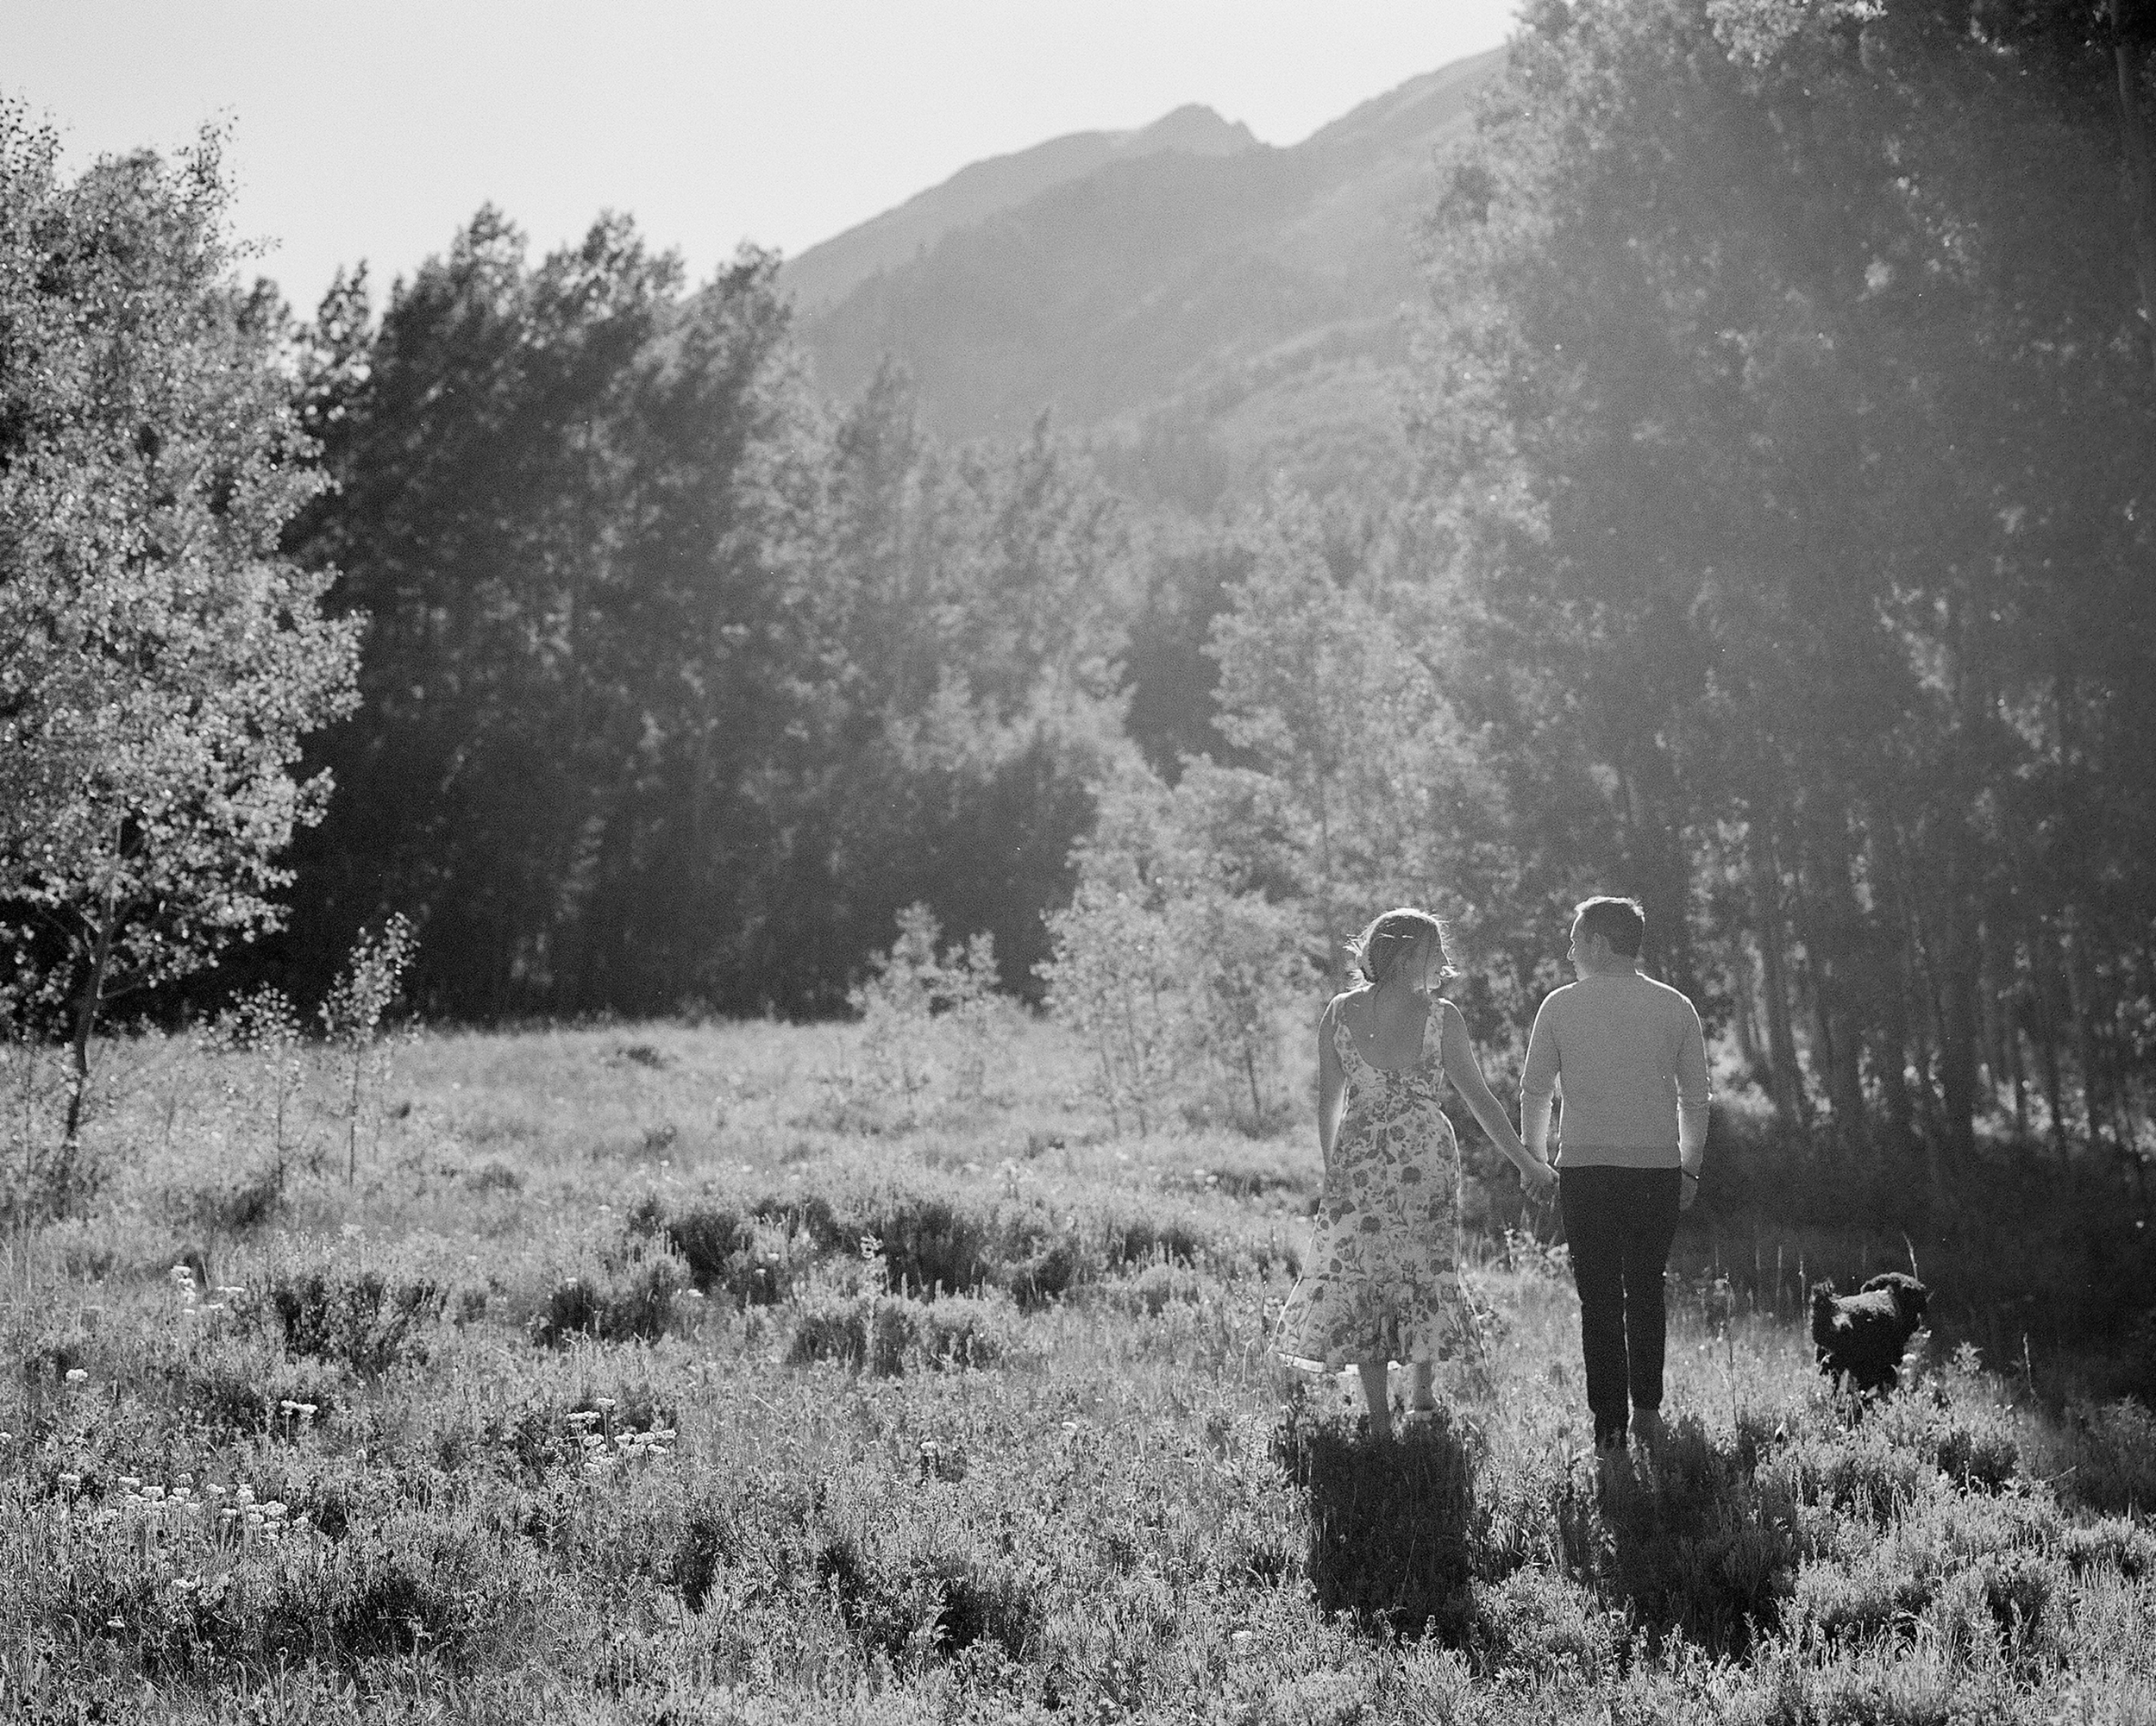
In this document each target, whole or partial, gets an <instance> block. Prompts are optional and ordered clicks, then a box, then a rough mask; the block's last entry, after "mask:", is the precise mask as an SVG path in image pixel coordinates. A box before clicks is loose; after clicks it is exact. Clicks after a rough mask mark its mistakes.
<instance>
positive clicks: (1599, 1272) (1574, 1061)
mask: <svg viewBox="0 0 2156 1726" xmlns="http://www.w3.org/2000/svg"><path fill="white" fill-rule="evenodd" d="M1646 929H1647V919H1646V918H1645V915H1644V914H1643V913H1641V911H1640V909H1639V903H1638V901H1634V900H1630V899H1609V898H1600V899H1589V900H1587V901H1583V903H1582V904H1581V905H1580V906H1579V907H1577V908H1576V912H1575V913H1574V917H1573V922H1572V950H1571V955H1570V957H1571V960H1572V964H1573V967H1574V969H1575V970H1577V971H1578V972H1579V981H1578V982H1575V983H1571V984H1569V985H1567V986H1566V987H1565V988H1563V989H1557V990H1555V991H1554V992H1553V993H1551V995H1550V996H1549V998H1548V999H1547V1000H1545V1001H1544V1002H1543V1003H1542V1010H1541V1011H1540V1012H1539V1013H1538V1014H1536V1015H1535V1026H1534V1032H1533V1034H1532V1036H1531V1037H1530V1038H1529V1039H1527V1069H1526V1075H1525V1076H1523V1077H1522V1078H1521V1080H1520V1137H1521V1138H1523V1139H1526V1145H1527V1152H1528V1154H1529V1155H1530V1156H1532V1157H1542V1156H1544V1155H1545V1150H1546V1147H1547V1145H1548V1144H1549V1139H1550V1100H1551V1093H1552V1092H1553V1091H1556V1092H1559V1093H1561V1094H1562V1095H1563V1096H1564V1125H1563V1132H1562V1134H1561V1141H1560V1144H1559V1147H1558V1152H1557V1203H1558V1206H1559V1208H1561V1210H1562V1211H1563V1213H1564V1233H1565V1238H1566V1240H1568V1241H1569V1242H1570V1246H1571V1250H1572V1275H1573V1277H1574V1280H1575V1281H1576V1282H1577V1284H1579V1290H1580V1344H1581V1351H1582V1353H1583V1354H1584V1355H1585V1356H1586V1358H1587V1405H1588V1407H1589V1409H1592V1410H1593V1411H1594V1415H1595V1443H1596V1444H1597V1445H1598V1446H1603V1447H1614V1448H1620V1449H1621V1448H1622V1447H1623V1446H1624V1443H1625V1439H1626V1432H1627V1429H1628V1428H1629V1426H1630V1424H1631V1416H1632V1415H1634V1414H1636V1415H1638V1417H1639V1431H1640V1435H1641V1436H1642V1437H1643V1438H1645V1439H1649V1440H1651V1439H1653V1438H1655V1437H1656V1436H1658V1434H1659V1433H1660V1431H1661V1426H1662V1415H1661V1409H1662V1354H1663V1344H1664V1335H1665V1334H1666V1331H1667V1325H1668V1320H1667V1315H1666V1313H1665V1310H1664V1305H1663V1298H1662V1276H1663V1271H1664V1267H1665V1266H1666V1265H1667V1264H1668V1261H1669V1256H1670V1240H1672V1239H1673V1238H1674V1237H1675V1236H1676V1233H1677V1213H1678V1211H1679V1210H1689V1209H1690V1208H1691V1206H1692V1201H1693V1199H1694V1198H1695V1196H1697V1194H1698V1192H1699V1173H1700V1163H1701V1159H1702V1157H1703V1156H1704V1155H1705V1153H1706V1150H1707V1116H1708V1107H1707V1106H1708V1086H1707V1044H1706V1040H1705V1039H1704V1038H1702V1036H1701V1034H1700V1024H1699V1014H1698V1013H1697V1012H1696V1011H1695V1010H1694V1008H1693V1006H1692V1003H1691V1002H1690V1001H1687V1000H1686V999H1685V998H1684V997H1683V995H1680V994H1679V993H1678V992H1677V990H1675V989H1671V988H1670V987H1669V986H1668V985H1666V984H1664V983H1658V982H1655V981H1654V980H1653V979H1651V978H1650V977H1645V976H1641V975H1640V974H1639V946H1640V942H1641V939H1642V938H1643V937H1644V936H1645V933H1646Z"/></svg>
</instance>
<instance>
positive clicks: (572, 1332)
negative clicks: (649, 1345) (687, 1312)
mask: <svg viewBox="0 0 2156 1726" xmlns="http://www.w3.org/2000/svg"><path fill="white" fill-rule="evenodd" d="M680 1290H681V1275H680V1263H679V1261H678V1260H676V1259H674V1258H672V1257H671V1256H670V1255H661V1256H655V1257H649V1258H638V1259H636V1261H634V1262H632V1263H630V1265H625V1266H624V1267H623V1268H622V1269H621V1270H619V1271H615V1272H613V1273H611V1275H609V1276H606V1277H597V1276H592V1275H581V1276H574V1277H564V1278H562V1280H561V1282H559V1283H557V1284H555V1286H554V1288H553V1290H552V1291H551V1292H550V1293H549V1294H548V1296H547V1305H546V1309H545V1310H544V1311H543V1312H542V1313H540V1314H539V1315H538V1316H537V1317H536V1318H535V1319H534V1320H533V1321H532V1340H534V1341H535V1342H537V1343H538V1344H540V1345H541V1346H542V1347H549V1348H555V1347H560V1346H561V1345H562V1344H564V1343H566V1342H568V1341H569V1340H572V1339H573V1338H576V1337H580V1336H581V1337H588V1338H590V1339H591V1340H592V1341H595V1342H656V1341H657V1340H659V1339H660V1338H661V1337H662V1336H664V1335H665V1334H666V1333H667V1325H668V1324H669V1323H671V1322H672V1321H673V1317H674V1298H675V1296H678V1295H679V1294H680Z"/></svg>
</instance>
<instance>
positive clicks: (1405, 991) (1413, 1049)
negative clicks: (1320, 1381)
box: [1277, 909, 1557, 1438]
mask: <svg viewBox="0 0 2156 1726" xmlns="http://www.w3.org/2000/svg"><path fill="white" fill-rule="evenodd" d="M1349 951H1350V952H1351V954H1352V955H1353V957H1354V959H1355V962H1356V967H1357V970H1359V971H1360V972H1361V974H1362V978H1363V981H1362V982H1361V984H1360V985H1358V986H1357V987H1356V988H1353V989H1349V990H1348V991H1347V992H1346V993H1345V994H1344V995H1335V996H1334V997H1333V998H1332V1001H1330V1002H1329V1003H1328V1004H1327V1005H1326V1010H1325V1013H1324V1014H1323V1015H1322V1016H1321V1017H1320V1018H1319V1021H1318V1150H1319V1154H1320V1155H1321V1156H1322V1157H1323V1158H1325V1186H1324V1189H1323V1191H1322V1192H1321V1193H1320V1194H1319V1201H1318V1219H1317V1227H1316V1233H1315V1235H1314V1238H1313V1241H1312V1249H1311V1254H1310V1258H1309V1259H1308V1261H1307V1263H1308V1265H1309V1267H1310V1268H1309V1269H1308V1270H1307V1271H1306V1272H1305V1274H1304V1275H1303V1277H1301V1278H1300V1280H1299V1281H1298V1282H1297V1283H1296V1284H1295V1286H1294V1290H1293V1291H1292V1292H1291V1293H1290V1294H1289V1295H1288V1305H1287V1309H1286V1310H1285V1311H1283V1312H1282V1315H1281V1321H1280V1336H1279V1341H1278V1344H1277V1346H1278V1348H1279V1350H1280V1352H1281V1353H1282V1354H1283V1355H1284V1356H1286V1357H1287V1358H1288V1359H1291V1360H1295V1361H1299V1362H1301V1363H1304V1364H1310V1365H1322V1366H1324V1367H1325V1368H1326V1369H1327V1370H1328V1371H1334V1372H1337V1371H1339V1370H1340V1368H1341V1367H1342V1366H1344V1365H1346V1364H1347V1363H1349V1362H1350V1361H1352V1362H1353V1363H1354V1364H1355V1368H1356V1371H1357V1372H1359V1373H1360V1374H1361V1375H1362V1379H1363V1403H1364V1405H1365V1406H1366V1407H1367V1408H1368V1409H1369V1424H1370V1433H1371V1435H1372V1436H1373V1437H1378V1438H1389V1437H1390V1436H1391V1435H1392V1410H1391V1408H1390V1406H1389V1403H1388V1398H1387V1396H1386V1391H1385V1367H1386V1363H1387V1361H1388V1360H1400V1361H1403V1362H1405V1363H1407V1365H1408V1366H1409V1367H1410V1369H1411V1372H1410V1381H1411V1382H1410V1390H1409V1395H1408V1408H1407V1418H1408V1420H1409V1421H1410V1422H1414V1421H1415V1420H1417V1419H1418V1417H1420V1419H1424V1420H1426V1419H1428V1418H1429V1415H1430V1412H1431V1410H1432V1408H1433V1407H1434V1406H1435V1405H1434V1403H1432V1400H1431V1392H1430V1374H1431V1368H1432V1365H1434V1364H1435V1363H1436V1362H1437V1361H1438V1359H1440V1358H1442V1357H1443V1356H1444V1355H1445V1354H1448V1353H1451V1342H1452V1340H1453V1338H1454V1337H1455V1336H1456V1335H1457V1334H1458V1333H1459V1331H1460V1329H1461V1327H1462V1326H1463V1322H1464V1320H1465V1311H1464V1307H1465V1301H1464V1296H1463V1291H1462V1290H1461V1287H1460V1273H1459V1264H1460V1146H1459V1142H1458V1140H1457V1139H1454V1138H1453V1136H1452V1126H1451V1122H1450V1121H1448V1120H1446V1119H1445V1111H1444V1110H1443V1109H1442V1108H1439V1107H1438V1100H1439V1098H1440V1097H1441V1096H1442V1095H1443V1093H1444V1088H1445V1078H1446V1076H1448V1075H1449V1076H1451V1080H1452V1083H1453V1085H1454V1087H1455V1088H1456V1089H1457V1090H1458V1091H1459V1093H1460V1095H1461V1097H1462V1098H1463V1099H1464V1100H1465V1102H1466V1103H1467V1106H1468V1108H1470V1109H1471V1110H1472V1111H1473V1112H1474V1115H1475V1118H1476V1120H1479V1121H1480V1122H1482V1131H1483V1132H1485V1133H1489V1136H1490V1139H1492V1141H1493V1142H1495V1145H1497V1147H1498V1149H1499V1150H1501V1151H1502V1152H1504V1153H1505V1155H1506V1156H1507V1157H1508V1158H1511V1159H1512V1161H1513V1163H1514V1165H1515V1166H1517V1167H1518V1169H1519V1171H1520V1185H1521V1187H1522V1188H1523V1189H1526V1191H1527V1192H1528V1193H1529V1194H1530V1195H1531V1196H1534V1197H1536V1198H1545V1197H1547V1196H1548V1195H1549V1194H1550V1193H1551V1191H1552V1190H1553V1189H1555V1187H1556V1185H1557V1177H1556V1176H1555V1175H1554V1174H1552V1173H1551V1171H1550V1168H1549V1166H1548V1164H1545V1163H1542V1162H1540V1161H1539V1160H1538V1159H1536V1158H1533V1157H1532V1156H1530V1155H1529V1154H1528V1152H1527V1148H1526V1146H1525V1145H1522V1144H1521V1143H1520V1135H1519V1134H1518V1133H1515V1132H1514V1130H1513V1126H1512V1123H1511V1121H1510V1120H1507V1118H1506V1116H1505V1112H1504V1110H1502V1109H1501V1108H1499V1107H1498V1106H1497V1099H1496V1098H1495V1097H1494V1096H1492V1095H1490V1093H1489V1086H1488V1085H1487V1084H1485V1083H1483V1081H1482V1068H1481V1067H1480V1065H1479V1064H1477V1063H1476V1059H1475V1051H1474V1048H1473V1047H1472V1045H1470V1043H1469V1042H1468V1037H1467V1020H1465V1019H1464V1018H1463V1017H1462V1016H1461V1014H1460V1009H1459V1008H1458V1007H1455V1006H1454V1005H1453V1004H1452V1003H1451V1001H1445V1000H1443V999H1440V998H1438V997H1436V996H1435V995H1433V993H1432V991H1433V990H1434V989H1436V987H1437V986H1438V984H1440V983H1442V982H1443V981H1444V980H1445V978H1446V977H1449V976H1452V975H1453V974H1454V973H1453V970H1452V968H1451V965H1450V964H1448V963H1446V960H1447V958H1448V957H1449V956H1448V955H1447V953H1446V951H1445V930H1444V926H1442V925H1441V924H1439V923H1438V919H1436V918H1434V917H1432V916H1431V915H1430V913H1427V912H1426V911H1416V910H1412V909H1402V910H1398V911H1388V912H1387V913H1385V914H1384V915H1383V916H1382V917H1380V918H1378V919H1376V921H1375V922H1373V923H1372V924H1371V925H1370V926H1369V928H1367V929H1365V930H1364V931H1363V933H1362V935H1361V936H1360V937H1359V938H1357V940H1356V942H1355V943H1354V945H1352V946H1351V947H1350V949H1349ZM1432 1018H1434V1019H1436V1020H1437V1021H1438V1025H1437V1029H1436V1032H1435V1034H1432V1029H1431V1023H1430V1021H1431V1020H1432Z"/></svg>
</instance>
